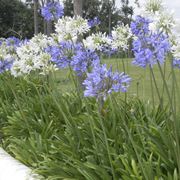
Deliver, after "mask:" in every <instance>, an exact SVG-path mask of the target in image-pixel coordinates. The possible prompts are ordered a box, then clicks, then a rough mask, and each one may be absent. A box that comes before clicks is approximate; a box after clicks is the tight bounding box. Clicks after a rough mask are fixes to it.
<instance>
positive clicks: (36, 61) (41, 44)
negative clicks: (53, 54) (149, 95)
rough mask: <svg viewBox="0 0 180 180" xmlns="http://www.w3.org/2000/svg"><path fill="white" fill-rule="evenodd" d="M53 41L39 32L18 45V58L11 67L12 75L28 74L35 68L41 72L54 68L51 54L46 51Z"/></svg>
mask: <svg viewBox="0 0 180 180" xmlns="http://www.w3.org/2000/svg"><path fill="white" fill-rule="evenodd" d="M52 41H53V40H52V39H51V38H50V37H47V36H45V35H42V34H38V35H36V36H34V37H33V38H32V39H31V40H30V41H27V42H25V43H24V44H23V45H22V46H20V47H18V48H17V58H16V59H15V61H14V63H13V66H12V68H11V73H12V75H14V76H15V77H16V76H20V75H26V74H29V73H30V72H31V71H35V70H40V71H39V72H40V73H42V74H46V73H47V72H49V71H50V70H52V69H54V67H53V65H52V64H50V63H49V60H50V55H49V54H47V53H46V52H45V48H47V46H48V45H49V44H51V43H52Z"/></svg>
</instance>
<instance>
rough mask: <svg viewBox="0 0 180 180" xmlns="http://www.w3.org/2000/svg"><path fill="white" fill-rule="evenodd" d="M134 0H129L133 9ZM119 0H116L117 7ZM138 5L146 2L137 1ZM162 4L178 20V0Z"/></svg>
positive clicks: (164, 1) (165, 1)
mask: <svg viewBox="0 0 180 180" xmlns="http://www.w3.org/2000/svg"><path fill="white" fill-rule="evenodd" d="M134 1H135V0H129V2H130V4H131V5H132V6H133V7H135V5H134ZM120 2H121V0H116V4H117V6H118V5H119V4H120ZM139 2H140V4H142V3H145V2H146V0H139ZM162 2H163V3H164V4H165V7H167V8H168V9H169V10H170V11H171V10H172V11H174V16H175V18H178V19H180V0H162ZM135 12H136V10H135Z"/></svg>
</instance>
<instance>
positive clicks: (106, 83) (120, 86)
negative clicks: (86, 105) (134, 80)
mask: <svg viewBox="0 0 180 180" xmlns="http://www.w3.org/2000/svg"><path fill="white" fill-rule="evenodd" d="M130 81H131V78H130V77H129V76H128V75H125V74H124V73H118V72H115V73H113V72H112V68H110V69H107V67H106V65H102V66H96V67H94V68H93V70H92V72H91V73H88V74H87V78H86V79H85V81H84V83H83V85H84V86H85V88H86V89H85V91H84V96H91V97H96V98H97V99H99V98H103V99H106V97H107V95H108V94H111V93H112V92H119V91H121V92H126V91H127V88H128V86H129V84H130Z"/></svg>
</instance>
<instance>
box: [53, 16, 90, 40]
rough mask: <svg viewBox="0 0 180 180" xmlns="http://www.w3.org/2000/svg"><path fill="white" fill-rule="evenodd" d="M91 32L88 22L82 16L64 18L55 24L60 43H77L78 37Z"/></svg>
mask: <svg viewBox="0 0 180 180" xmlns="http://www.w3.org/2000/svg"><path fill="white" fill-rule="evenodd" d="M89 30H90V26H89V25H88V21H87V20H86V19H83V18H82V17H80V16H77V17H73V18H71V17H66V16H65V17H63V18H61V19H59V20H58V22H57V23H56V24H55V31H56V33H57V36H58V41H59V42H61V41H68V40H70V41H73V42H76V41H77V38H78V36H81V35H83V34H84V33H87V32H88V31H89Z"/></svg>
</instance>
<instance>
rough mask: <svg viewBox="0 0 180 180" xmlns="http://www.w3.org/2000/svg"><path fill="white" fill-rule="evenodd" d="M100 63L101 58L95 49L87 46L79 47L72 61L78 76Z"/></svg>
mask: <svg viewBox="0 0 180 180" xmlns="http://www.w3.org/2000/svg"><path fill="white" fill-rule="evenodd" d="M99 64H100V59H99V56H98V55H97V54H96V53H95V51H92V50H88V49H85V48H82V49H78V50H77V51H76V53H75V55H74V56H73V59H72V62H71V66H72V68H73V70H74V71H75V72H76V73H77V75H78V76H83V74H85V73H87V72H88V71H90V70H91V69H92V68H94V67H97V66H99Z"/></svg>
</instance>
